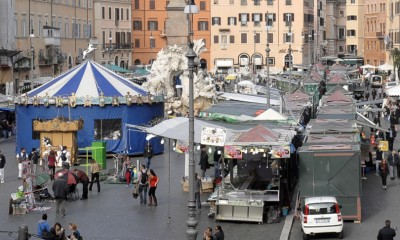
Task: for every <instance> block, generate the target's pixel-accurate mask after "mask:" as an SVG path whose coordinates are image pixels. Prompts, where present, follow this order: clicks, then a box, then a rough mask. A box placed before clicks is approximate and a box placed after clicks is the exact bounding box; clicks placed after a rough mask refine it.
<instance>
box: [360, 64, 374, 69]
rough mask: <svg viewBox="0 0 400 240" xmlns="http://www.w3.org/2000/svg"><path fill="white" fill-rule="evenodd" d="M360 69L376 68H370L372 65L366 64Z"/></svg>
mask: <svg viewBox="0 0 400 240" xmlns="http://www.w3.org/2000/svg"><path fill="white" fill-rule="evenodd" d="M360 68H362V69H369V68H376V67H375V66H372V65H370V64H367V65H364V66H361V67H360Z"/></svg>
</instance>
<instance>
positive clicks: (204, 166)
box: [199, 145, 210, 177]
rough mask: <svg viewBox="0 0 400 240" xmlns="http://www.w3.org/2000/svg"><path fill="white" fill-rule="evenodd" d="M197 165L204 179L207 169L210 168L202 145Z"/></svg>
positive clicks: (204, 147)
mask: <svg viewBox="0 0 400 240" xmlns="http://www.w3.org/2000/svg"><path fill="white" fill-rule="evenodd" d="M199 165H200V169H201V177H205V176H206V171H207V169H209V168H210V165H209V163H208V154H207V151H206V146H204V145H202V146H201V153H200V162H199Z"/></svg>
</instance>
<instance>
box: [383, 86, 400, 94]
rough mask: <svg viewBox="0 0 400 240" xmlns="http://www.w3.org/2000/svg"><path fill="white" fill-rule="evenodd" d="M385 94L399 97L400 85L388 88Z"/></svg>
mask: <svg viewBox="0 0 400 240" xmlns="http://www.w3.org/2000/svg"><path fill="white" fill-rule="evenodd" d="M385 92H386V95H388V96H400V85H397V86H394V87H391V88H388V89H386V90H385Z"/></svg>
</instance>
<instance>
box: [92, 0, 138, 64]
mask: <svg viewBox="0 0 400 240" xmlns="http://www.w3.org/2000/svg"><path fill="white" fill-rule="evenodd" d="M93 4H94V16H93V19H94V36H95V39H96V40H95V41H94V42H93V43H95V45H96V48H97V49H96V51H95V54H94V59H95V61H96V62H98V63H101V64H114V65H116V66H119V67H122V68H129V67H130V66H131V65H132V41H131V39H132V17H131V16H132V10H131V4H132V1H131V0H119V1H113V0H94V3H93Z"/></svg>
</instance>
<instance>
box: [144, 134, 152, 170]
mask: <svg viewBox="0 0 400 240" xmlns="http://www.w3.org/2000/svg"><path fill="white" fill-rule="evenodd" d="M153 156H154V151H153V146H151V144H150V141H147V144H146V146H145V147H144V151H143V157H144V158H146V159H147V163H146V169H150V164H151V159H152V158H153Z"/></svg>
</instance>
